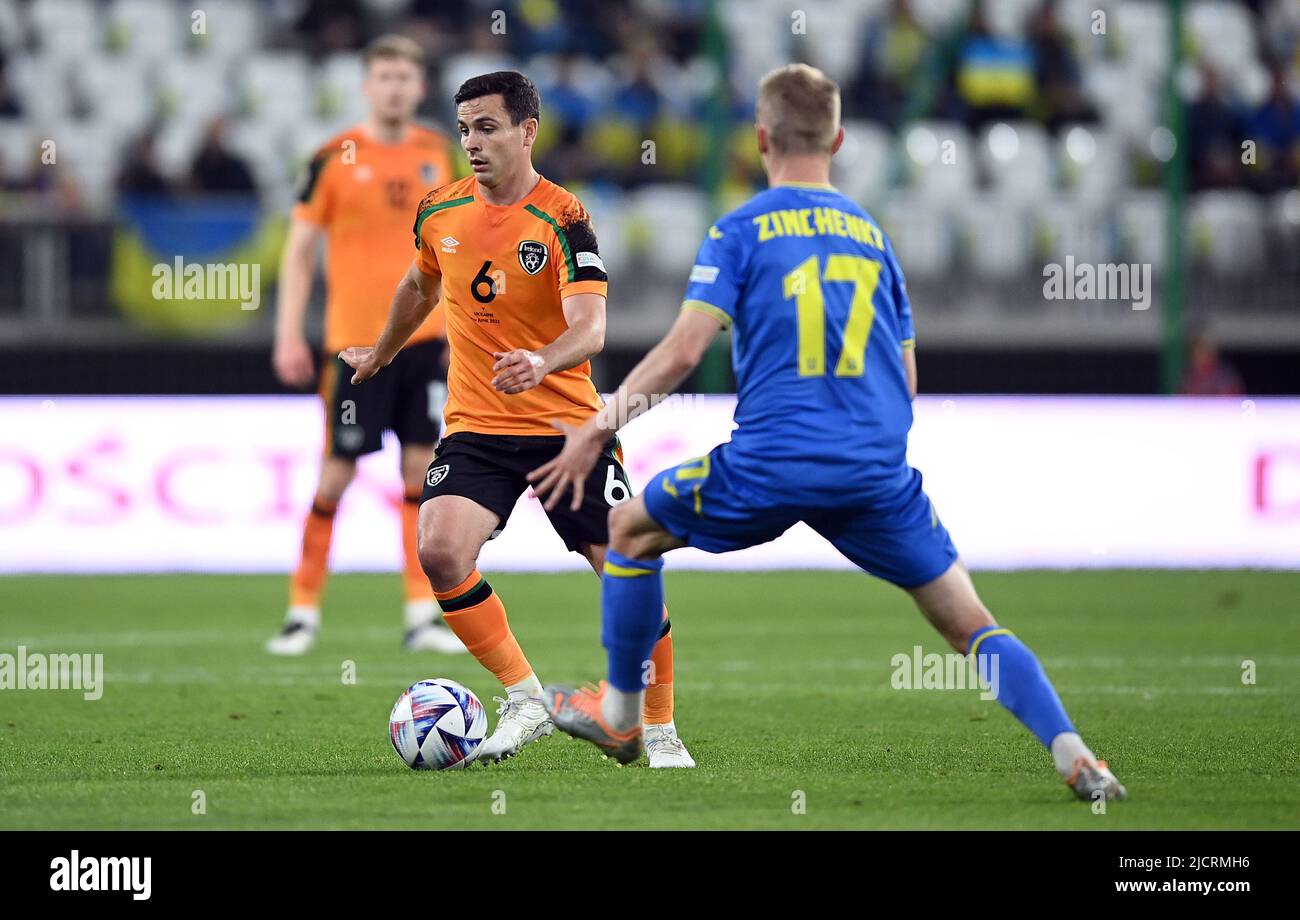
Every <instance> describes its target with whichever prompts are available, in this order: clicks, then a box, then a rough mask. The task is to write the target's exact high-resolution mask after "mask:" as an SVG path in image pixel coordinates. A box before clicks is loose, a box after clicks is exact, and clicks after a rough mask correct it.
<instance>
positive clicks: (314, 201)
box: [293, 149, 334, 227]
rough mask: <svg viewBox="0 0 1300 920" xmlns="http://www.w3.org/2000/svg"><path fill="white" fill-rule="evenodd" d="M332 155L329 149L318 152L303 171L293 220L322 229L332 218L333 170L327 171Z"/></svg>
mask: <svg viewBox="0 0 1300 920" xmlns="http://www.w3.org/2000/svg"><path fill="white" fill-rule="evenodd" d="M332 153H333V151H331V150H329V149H322V150H318V151H317V152H316V155H315V156H313V157H312V158H311V162H310V163H308V164H307V168H306V169H305V170H304V171H303V175H302V178H301V179H300V180H299V183H298V200H297V202H296V203H295V204H294V207H293V217H294V219H295V220H305V221H307V222H308V223H310V224H316V225H317V226H319V227H324V226H327V225H328V224H329V222H330V219H331V217H333V212H334V201H333V199H334V194H333V191H332V186H333V182H332V181H331V180H332V176H333V170H331V169H329V161H330V158H331V155H332Z"/></svg>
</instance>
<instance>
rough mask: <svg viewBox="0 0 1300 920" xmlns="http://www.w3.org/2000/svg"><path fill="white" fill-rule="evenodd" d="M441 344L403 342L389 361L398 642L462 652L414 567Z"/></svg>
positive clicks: (433, 438) (436, 431) (441, 387)
mask: <svg viewBox="0 0 1300 920" xmlns="http://www.w3.org/2000/svg"><path fill="white" fill-rule="evenodd" d="M445 348H446V346H445V343H444V342H442V341H441V340H439V339H434V340H430V341H424V342H417V343H415V344H414V345H408V346H407V347H406V348H404V349H402V351H401V352H400V353H399V354H398V356H397V359H396V360H394V361H393V363H392V365H390V366H389V368H388V372H390V373H395V374H396V375H397V377H398V386H397V388H396V391H395V393H394V399H393V403H392V406H391V409H390V413H391V414H390V417H389V418H388V420H387V427H389V428H391V429H392V430H393V433H394V434H396V435H397V439H398V441H399V442H400V443H401V445H402V451H401V469H402V485H403V494H402V508H401V515H400V520H401V527H402V587H403V595H404V596H403V605H404V606H403V625H404V627H405V633H404V635H403V638H402V645H403V646H404V647H405V648H406V649H407V650H408V651H434V652H447V653H458V652H464V651H465V646H464V644H463V643H462V642H461V641H460V639H458V638H457V637H456V634H455V633H453V632H452V631H451V630H450V629H449V628H448V627H447V626H446V624H445V623H443V622H442V612H441V610H440V609H439V607H438V602H437V600H436V599H435V598H434V596H433V588H432V587H431V586H430V585H429V579H428V577H427V576H426V575H425V574H424V570H423V569H422V568H421V566H420V554H419V549H418V544H419V518H420V504H421V501H422V499H423V493H424V478H425V474H426V473H427V472H428V469H429V466H430V461H432V459H433V452H434V445H435V444H436V443H437V441H438V437H439V435H440V434H441V433H442V407H443V404H444V403H445V402H446V397H447V386H446V379H445V378H446V371H445V369H444V367H443V356H444V352H445Z"/></svg>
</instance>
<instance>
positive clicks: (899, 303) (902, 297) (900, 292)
mask: <svg viewBox="0 0 1300 920" xmlns="http://www.w3.org/2000/svg"><path fill="white" fill-rule="evenodd" d="M885 258H886V260H887V262H888V268H889V278H890V285H891V286H892V287H891V290H890V294H891V296H892V297H893V299H894V309H895V310H897V311H898V335H899V339H900V344H901V345H902V346H903V347H904V348H915V347H916V327H915V326H914V325H913V323H912V301H911V300H910V299H909V298H908V296H907V279H906V278H904V277H903V269H902V266H900V265H899V264H898V259H897V257H896V256H895V255H894V244H893V243H892V242H890V241H889V239H888V238H886V240H885Z"/></svg>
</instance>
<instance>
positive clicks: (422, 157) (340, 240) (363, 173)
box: [293, 125, 452, 352]
mask: <svg viewBox="0 0 1300 920" xmlns="http://www.w3.org/2000/svg"><path fill="white" fill-rule="evenodd" d="M451 178H452V166H451V155H450V153H449V148H448V143H447V139H446V138H444V137H443V136H442V135H441V134H439V133H438V132H437V131H433V130H431V129H429V128H424V127H421V126H419V125H411V126H410V127H409V128H408V129H407V132H406V138H405V139H404V140H402V141H400V142H399V143H396V144H385V143H383V142H381V141H377V140H375V139H373V138H371V137H370V136H369V135H368V134H367V133H366V132H365V131H364V130H363V129H362V128H361V127H360V126H358V127H355V128H352V129H350V130H348V131H345V132H343V133H342V134H339V135H338V136H337V137H335V138H334V139H332V140H331V141H330V142H329V143H327V144H325V146H323V147H321V148H320V150H318V151H317V153H316V155H315V156H314V157H313V158H312V161H311V164H310V165H309V166H308V167H307V174H306V176H305V178H304V179H303V183H302V187H301V189H300V191H299V194H298V204H297V205H296V206H295V207H294V209H293V216H294V217H295V218H296V219H300V220H305V221H308V222H309V223H313V224H316V225H317V226H319V227H322V228H324V230H325V232H326V237H325V282H326V292H325V293H326V299H325V350H326V351H328V352H335V351H339V350H341V349H344V348H348V347H349V346H352V345H373V344H375V340H376V339H378V338H379V333H380V332H381V331H382V330H383V328H384V323H385V321H386V320H387V319H388V309H389V306H390V305H391V304H392V301H393V291H394V290H395V289H396V288H397V282H398V281H400V280H401V278H402V276H403V275H405V274H406V271H407V269H408V268H410V267H411V262H410V259H409V258H407V254H408V253H409V252H410V248H409V247H410V245H411V243H410V239H411V238H410V236H409V233H410V231H411V225H410V223H409V221H410V219H411V208H413V207H414V206H415V204H416V202H417V201H419V198H418V197H417V196H418V195H419V194H420V192H421V191H422V190H423V189H427V188H429V187H430V186H433V185H440V184H442V183H444V182H448V181H450V180H451ZM442 333H443V330H442V313H441V311H435V313H434V314H433V315H432V316H430V317H429V319H428V320H426V321H425V322H424V324H423V325H422V326H421V327H420V328H419V329H418V330H417V331H416V333H415V335H413V336H412V337H411V342H419V341H424V340H427V339H432V338H435V337H437V336H440V335H442Z"/></svg>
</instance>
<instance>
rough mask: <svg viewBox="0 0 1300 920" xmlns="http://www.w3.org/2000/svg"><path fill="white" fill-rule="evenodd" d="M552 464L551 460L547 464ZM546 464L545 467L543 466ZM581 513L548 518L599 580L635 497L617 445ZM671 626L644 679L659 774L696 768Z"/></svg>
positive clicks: (664, 626)
mask: <svg viewBox="0 0 1300 920" xmlns="http://www.w3.org/2000/svg"><path fill="white" fill-rule="evenodd" d="M548 459H549V458H548ZM542 462H544V461H542ZM583 494H584V498H583V503H582V507H581V508H579V509H578V510H577V511H572V510H570V509H569V507H568V505H567V504H564V503H561V505H560V506H559V507H557V508H555V509H553V510H552V511H550V512H548V514H549V517H550V520H551V524H552V526H554V527H555V530H556V533H558V534H559V535H560V538H561V539H562V540H564V544H565V546H567V547H568V548H569V549H570V550H573V551H574V552H577V553H581V554H582V555H583V557H585V558H586V559H587V561H588V562H589V563H591V566H592V568H594V569H595V570H596V573H597V574H598V575H603V573H604V571H605V555H606V552H607V546H608V543H609V517H610V512H611V509H614V508H617V507H621V505H620V502H626V500H627V499H628V498H629V497H630V496H631V494H632V488H631V486H630V484H629V483H628V479H627V472H626V471H625V470H624V469H623V454H622V449H621V448H620V447H619V444H618V439H617V438H611V439H610V443H609V444H608V445H606V448H605V450H604V452H603V453H602V455H601V457H600V459H599V460H598V461H597V462H596V465H595V467H594V468H593V469H592V471H591V474H590V475H589V476H588V477H587V482H586V488H585V490H584V493H583ZM671 628H672V624H671V622H670V621H669V619H668V610H667V608H664V610H663V614H662V617H661V622H660V625H659V632H658V637H657V639H656V641H655V644H654V649H653V650H652V651H651V653H650V658H649V664H648V665H647V666H646V673H645V680H646V684H645V702H644V706H643V710H642V722H643V724H644V725H645V726H646V732H645V746H646V754H647V755H648V756H649V759H650V766H651V767H653V768H655V769H661V768H672V767H685V768H690V767H693V766H695V761H694V760H693V759H692V758H691V755H690V752H689V751H688V750H687V749H686V745H685V744H684V743H683V742H682V740H681V739H680V738H679V737H678V736H677V725H676V723H675V722H674V721H673V683H672V681H673V640H672V633H671Z"/></svg>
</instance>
